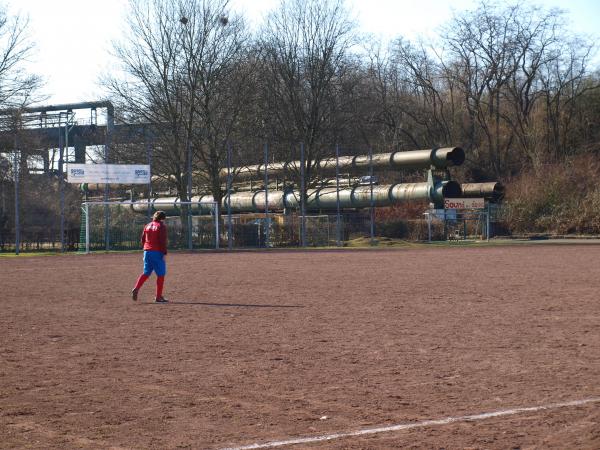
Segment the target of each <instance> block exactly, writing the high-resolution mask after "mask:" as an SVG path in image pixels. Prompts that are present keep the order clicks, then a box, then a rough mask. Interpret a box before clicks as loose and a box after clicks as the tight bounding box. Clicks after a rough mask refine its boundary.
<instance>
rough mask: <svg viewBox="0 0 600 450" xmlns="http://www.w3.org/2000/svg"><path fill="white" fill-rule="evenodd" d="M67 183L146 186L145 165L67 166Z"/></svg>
mask: <svg viewBox="0 0 600 450" xmlns="http://www.w3.org/2000/svg"><path fill="white" fill-rule="evenodd" d="M67 182H69V183H105V184H148V183H150V166H149V165H147V164H68V165H67Z"/></svg>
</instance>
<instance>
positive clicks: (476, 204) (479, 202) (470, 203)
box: [444, 198, 485, 209]
mask: <svg viewBox="0 0 600 450" xmlns="http://www.w3.org/2000/svg"><path fill="white" fill-rule="evenodd" d="M444 209H485V200H484V199H483V198H445V199H444Z"/></svg>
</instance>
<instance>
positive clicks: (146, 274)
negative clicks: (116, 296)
mask: <svg viewBox="0 0 600 450" xmlns="http://www.w3.org/2000/svg"><path fill="white" fill-rule="evenodd" d="M150 275H152V259H151V257H149V255H148V252H147V251H144V271H143V272H142V274H141V275H140V276H139V277H138V279H137V282H136V283H135V286H134V288H133V289H132V290H131V298H132V299H133V301H136V300H137V296H138V292H139V290H140V288H141V287H142V286H143V285H144V283H145V282H146V280H147V279H148V278H150Z"/></svg>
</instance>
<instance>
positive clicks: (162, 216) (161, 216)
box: [152, 211, 167, 220]
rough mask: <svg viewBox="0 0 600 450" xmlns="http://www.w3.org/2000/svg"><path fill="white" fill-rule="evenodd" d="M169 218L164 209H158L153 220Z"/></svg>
mask: <svg viewBox="0 0 600 450" xmlns="http://www.w3.org/2000/svg"><path fill="white" fill-rule="evenodd" d="M166 218H167V215H166V214H165V212H164V211H156V212H155V213H154V215H153V216H152V219H153V220H165V219H166Z"/></svg>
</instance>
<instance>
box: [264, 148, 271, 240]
mask: <svg viewBox="0 0 600 450" xmlns="http://www.w3.org/2000/svg"><path fill="white" fill-rule="evenodd" d="M269 228H270V226H269V144H266V143H265V247H269V237H270V236H269Z"/></svg>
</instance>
